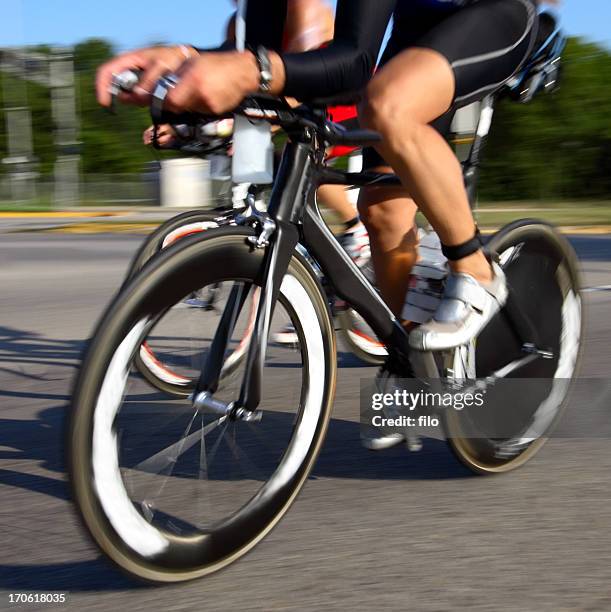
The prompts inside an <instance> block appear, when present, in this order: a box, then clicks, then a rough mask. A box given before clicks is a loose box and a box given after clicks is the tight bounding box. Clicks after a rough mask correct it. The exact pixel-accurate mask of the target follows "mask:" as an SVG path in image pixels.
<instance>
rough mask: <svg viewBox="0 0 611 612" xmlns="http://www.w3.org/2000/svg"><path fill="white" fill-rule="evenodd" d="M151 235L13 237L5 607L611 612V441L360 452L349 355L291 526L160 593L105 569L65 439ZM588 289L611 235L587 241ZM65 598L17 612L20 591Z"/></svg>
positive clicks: (4, 417) (7, 279) (4, 315)
mask: <svg viewBox="0 0 611 612" xmlns="http://www.w3.org/2000/svg"><path fill="white" fill-rule="evenodd" d="M140 240H142V237H130V236H125V235H121V236H117V235H95V236H64V235H46V234H20V235H15V234H13V235H0V500H1V505H0V551H1V552H0V609H21V608H23V609H26V608H27V609H28V610H36V609H48V608H49V607H52V608H53V609H57V610H59V609H66V610H85V609H87V610H89V611H92V612H93V611H97V610H116V609H129V610H188V609H198V610H211V611H217V610H312V609H321V610H322V609H325V610H372V609H380V610H417V611H421V610H516V611H517V610H520V611H525V610H549V611H554V612H557V611H561V610H563V611H564V610H611V488H610V480H611V476H610V475H611V450H610V448H609V440H606V439H581V440H567V439H556V440H551V441H550V442H549V443H548V445H547V446H546V447H545V448H544V449H543V450H542V452H541V453H540V454H539V455H538V456H537V457H536V458H535V459H534V460H533V461H532V462H530V463H529V464H528V465H526V466H525V467H524V468H522V469H521V470H518V471H517V472H515V473H513V474H509V475H507V476H502V477H495V478H482V477H475V476H471V475H470V473H469V472H467V471H466V470H465V469H463V468H462V467H461V466H460V465H459V464H458V463H457V462H456V460H455V459H454V458H453V456H452V455H451V454H450V452H449V451H448V450H447V448H446V446H445V444H444V443H442V442H438V441H429V442H427V443H426V444H425V446H424V449H423V451H422V452H420V453H418V454H408V453H407V452H406V451H405V450H404V449H403V448H395V449H393V450H390V451H386V452H383V453H379V454H372V453H369V452H367V451H364V450H362V449H361V448H360V446H359V440H358V438H359V427H358V388H359V386H358V381H359V378H360V377H363V376H371V375H372V373H373V371H372V370H371V369H369V368H362V367H359V366H358V364H357V363H356V362H355V361H354V359H353V358H352V357H351V356H350V355H349V354H346V353H341V354H340V376H339V385H338V393H337V401H336V405H335V411H334V416H333V421H332V423H331V426H330V433H329V436H328V440H327V442H326V446H325V449H324V451H323V453H322V456H321V458H320V460H319V462H318V465H317V467H316V469H315V471H314V475H313V478H312V479H311V480H310V481H309V482H308V483H307V485H306V487H305V489H304V492H303V493H302V495H301V496H300V498H299V499H298V501H297V502H296V504H295V505H294V506H293V508H292V509H291V510H290V512H289V513H288V515H287V517H286V518H285V519H284V520H283V521H282V522H281V523H280V525H279V526H278V527H277V528H276V529H275V530H274V531H273V532H272V533H271V535H269V536H268V537H267V538H266V539H265V540H264V541H263V542H262V543H261V544H259V546H258V547H257V548H256V549H255V550H254V551H253V552H251V553H250V554H249V555H248V556H247V557H246V558H244V559H242V560H241V561H240V562H238V563H237V564H234V565H233V566H231V567H229V568H228V569H226V570H224V571H223V572H221V573H219V574H216V575H214V576H212V577H209V578H206V579H204V580H200V581H197V582H193V583H189V584H186V585H179V586H171V587H162V588H151V587H143V586H142V585H139V584H136V583H134V582H132V581H130V580H129V579H127V578H125V577H124V576H123V575H122V574H120V573H119V572H118V571H116V570H115V569H114V568H113V567H111V566H110V565H109V564H108V563H107V562H106V561H105V560H104V559H102V558H101V557H100V556H99V554H98V553H97V552H96V550H95V549H94V547H93V546H92V545H91V543H90V542H89V540H88V539H87V537H86V536H85V534H84V533H83V531H82V530H81V529H80V527H79V525H78V523H77V520H76V518H75V516H74V514H73V512H72V510H71V506H70V502H69V497H68V490H67V487H66V483H65V470H64V462H63V456H62V448H61V435H62V427H63V417H64V414H65V406H66V403H67V401H68V393H69V387H70V381H71V379H72V377H73V375H74V372H75V366H76V364H77V360H78V356H79V353H80V351H81V349H82V347H83V344H84V340H85V339H86V338H87V337H88V335H89V334H90V333H91V331H92V329H93V327H94V325H95V322H96V319H97V317H98V316H99V314H100V312H101V310H102V309H103V307H104V306H105V304H106V303H107V301H108V299H109V296H110V295H111V293H112V292H113V291H114V290H115V289H116V288H117V287H118V283H119V282H120V280H121V278H122V276H123V274H124V272H125V270H126V267H127V264H128V262H129V260H130V256H131V255H132V253H133V252H134V250H135V248H136V247H137V245H138V242H139V241H140ZM575 245H576V247H577V249H578V252H579V254H580V256H581V257H582V259H583V267H584V270H585V273H586V275H585V278H586V285H588V286H603V285H611V268H610V265H609V262H610V261H611V239H609V238H606V237H591V238H589V237H579V238H576V239H575ZM586 303H587V311H588V323H587V345H586V352H585V358H584V364H583V370H582V376H586V377H608V376H609V373H610V372H611V330H610V328H611V326H610V324H609V320H610V319H609V315H610V313H611V292H606V291H600V292H598V291H597V292H592V293H588V294H587V297H586ZM23 592H39V593H48V592H53V593H65V594H66V604H63V605H62V604H53V605H52V606H50V605H49V604H38V605H37V604H27V605H11V604H10V601H9V594H11V593H23Z"/></svg>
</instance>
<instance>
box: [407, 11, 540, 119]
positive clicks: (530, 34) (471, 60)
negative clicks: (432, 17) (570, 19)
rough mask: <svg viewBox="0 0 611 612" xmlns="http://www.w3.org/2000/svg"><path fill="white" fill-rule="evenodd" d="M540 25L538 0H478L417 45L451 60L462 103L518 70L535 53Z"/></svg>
mask: <svg viewBox="0 0 611 612" xmlns="http://www.w3.org/2000/svg"><path fill="white" fill-rule="evenodd" d="M537 28H538V17H537V11H536V5H535V3H534V0H479V1H478V2H474V3H473V4H471V5H469V6H466V7H465V8H462V9H460V10H459V11H456V12H455V13H453V14H452V15H450V16H448V17H447V18H446V19H444V20H442V21H441V22H440V23H438V24H437V25H435V26H434V27H433V28H431V29H430V30H428V31H427V32H426V33H425V34H423V35H422V36H421V37H420V38H418V39H417V40H416V41H415V42H414V45H413V46H416V47H424V48H427V49H432V50H434V51H437V52H438V53H440V54H441V55H443V56H444V57H445V58H446V59H447V60H448V62H449V63H450V65H451V66H452V69H453V71H454V75H455V79H456V91H455V103H454V108H458V107H461V106H465V105H466V104H470V103H471V102H474V101H476V100H481V99H482V98H483V97H484V96H485V95H487V94H489V93H492V92H494V91H496V90H498V89H499V88H501V87H502V86H503V85H504V84H505V83H506V82H507V81H508V80H509V79H510V78H511V77H512V76H513V75H514V74H515V73H516V72H517V71H518V70H519V68H520V67H521V66H522V64H523V63H524V62H525V61H526V59H528V56H529V54H530V53H531V50H532V45H533V43H534V40H535V38H536V35H537Z"/></svg>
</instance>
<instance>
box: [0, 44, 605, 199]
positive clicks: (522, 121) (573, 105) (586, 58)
mask: <svg viewBox="0 0 611 612" xmlns="http://www.w3.org/2000/svg"><path fill="white" fill-rule="evenodd" d="M36 50H37V51H38V52H40V53H50V49H48V48H44V47H40V48H37V49H36ZM113 53H114V50H113V47H112V45H111V44H110V43H109V42H107V41H105V40H101V39H91V40H87V41H84V42H83V43H80V44H78V45H77V46H76V47H75V48H74V65H75V74H76V92H77V108H78V116H79V122H80V140H81V143H82V144H81V152H82V170H83V172H85V173H88V174H95V173H104V174H106V173H131V172H134V173H135V172H140V171H142V168H143V166H144V165H145V164H146V163H147V162H150V161H151V159H152V154H151V152H150V150H147V149H145V147H143V146H142V145H141V133H142V131H143V130H144V129H145V128H146V126H147V125H148V122H149V120H148V113H147V111H146V110H144V109H135V108H127V107H122V108H120V109H119V111H118V114H117V115H111V114H110V113H108V112H107V111H106V110H103V109H101V108H100V107H99V106H98V104H97V103H96V100H95V94H94V81H95V72H96V69H97V67H98V66H99V65H100V64H101V63H102V62H103V61H105V60H106V59H108V58H109V57H111V56H112V55H113ZM563 67H564V78H563V82H562V87H561V88H560V90H559V91H558V92H557V93H555V94H553V95H550V96H544V95H541V96H539V97H538V98H537V99H535V101H534V102H532V103H531V104H528V105H520V104H515V103H513V102H511V101H509V100H505V101H503V102H501V103H500V104H499V107H498V110H497V113H496V117H495V121H494V124H493V128H492V132H491V135H490V139H489V144H488V149H487V151H486V155H485V158H484V164H483V170H482V183H481V196H482V198H484V199H486V200H503V199H569V198H570V199H576V198H588V199H593V198H607V199H608V198H611V53H610V52H609V51H608V50H607V49H605V48H603V47H601V46H598V45H596V44H593V43H590V42H588V41H585V40H582V39H578V38H572V39H570V41H569V44H568V46H567V49H566V52H565V56H564V59H563ZM26 91H27V104H28V106H29V107H30V108H31V111H32V122H33V129H34V148H35V155H36V157H37V158H38V160H39V168H40V170H41V171H42V172H43V173H49V172H51V171H52V168H53V164H54V160H55V156H56V151H55V145H54V124H53V119H52V112H51V94H50V92H49V90H48V89H46V88H44V87H42V86H40V85H36V84H33V83H27V87H26ZM4 106H5V103H4V101H3V99H2V88H0V158H3V157H5V156H6V149H7V143H6V134H5V132H6V126H5V117H4Z"/></svg>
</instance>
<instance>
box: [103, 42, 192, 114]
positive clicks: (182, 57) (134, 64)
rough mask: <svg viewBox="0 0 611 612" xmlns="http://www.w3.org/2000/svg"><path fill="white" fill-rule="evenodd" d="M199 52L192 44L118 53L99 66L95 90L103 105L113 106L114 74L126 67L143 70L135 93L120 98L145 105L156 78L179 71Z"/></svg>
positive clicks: (127, 68)
mask: <svg viewBox="0 0 611 612" xmlns="http://www.w3.org/2000/svg"><path fill="white" fill-rule="evenodd" d="M195 55H197V52H196V51H195V50H194V49H192V48H191V47H185V46H179V47H149V48H147V49H138V50H137V51H131V52H129V53H124V54H123V55H119V56H118V57H115V58H114V59H112V60H110V61H109V62H106V63H105V64H104V65H103V66H101V67H100V69H99V70H98V73H97V76H96V93H97V98H98V102H99V103H100V104H101V105H102V106H110V105H111V103H112V96H111V93H110V86H111V83H112V77H113V74H120V73H121V72H124V71H125V70H141V71H142V76H141V78H140V82H139V83H138V85H137V86H136V87H135V88H134V91H133V92H132V93H125V92H122V93H120V94H119V99H120V100H121V101H122V102H126V103H128V104H138V105H140V106H146V105H147V104H148V103H149V101H150V95H151V92H152V90H153V88H154V87H155V84H156V83H157V81H158V80H159V79H160V78H161V77H162V76H163V75H164V74H167V73H170V72H177V71H178V70H179V68H180V67H181V66H182V65H183V64H184V63H185V61H186V60H187V59H188V58H189V57H192V56H195Z"/></svg>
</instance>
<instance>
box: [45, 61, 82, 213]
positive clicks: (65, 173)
mask: <svg viewBox="0 0 611 612" xmlns="http://www.w3.org/2000/svg"><path fill="white" fill-rule="evenodd" d="M49 78H50V85H51V99H52V105H53V119H54V121H55V126H56V132H55V144H56V148H57V158H56V161H55V206H56V207H58V208H65V207H70V206H76V205H78V204H79V203H80V173H79V167H80V155H79V151H78V146H79V142H78V131H79V126H78V118H77V114H76V96H75V79H74V61H73V58H72V54H71V52H70V51H67V50H64V49H58V50H55V51H54V52H53V55H52V56H51V60H50V68H49Z"/></svg>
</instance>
